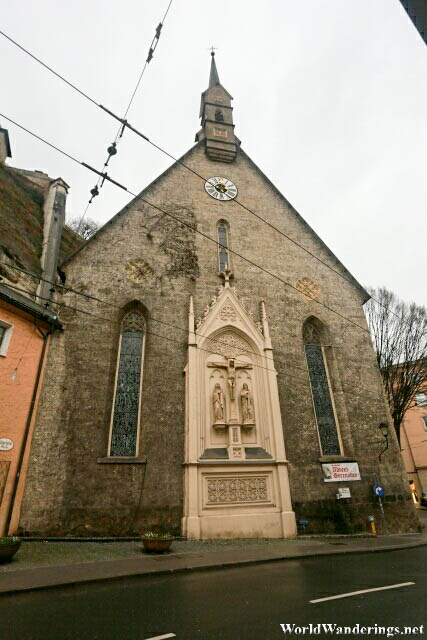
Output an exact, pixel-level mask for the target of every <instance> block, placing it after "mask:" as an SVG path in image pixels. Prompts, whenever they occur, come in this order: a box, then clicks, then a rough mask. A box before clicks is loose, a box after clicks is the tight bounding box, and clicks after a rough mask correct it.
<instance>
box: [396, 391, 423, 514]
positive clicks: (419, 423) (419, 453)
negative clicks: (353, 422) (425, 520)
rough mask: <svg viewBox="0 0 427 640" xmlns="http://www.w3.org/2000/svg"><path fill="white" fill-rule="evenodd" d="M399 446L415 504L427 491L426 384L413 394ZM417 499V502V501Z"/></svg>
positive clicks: (401, 428) (402, 427) (401, 430)
mask: <svg viewBox="0 0 427 640" xmlns="http://www.w3.org/2000/svg"><path fill="white" fill-rule="evenodd" d="M400 432H401V436H400V446H401V449H402V456H403V461H404V463H405V468H406V471H407V472H408V478H409V482H410V483H411V489H412V496H413V500H414V502H415V503H416V504H419V499H420V497H421V496H422V495H423V493H427V385H426V388H425V390H424V391H421V392H420V393H417V394H416V395H415V400H414V403H413V405H412V406H411V407H410V408H409V409H408V411H407V412H406V413H405V417H404V419H403V423H402V425H401V427H400ZM417 501H418V502H417Z"/></svg>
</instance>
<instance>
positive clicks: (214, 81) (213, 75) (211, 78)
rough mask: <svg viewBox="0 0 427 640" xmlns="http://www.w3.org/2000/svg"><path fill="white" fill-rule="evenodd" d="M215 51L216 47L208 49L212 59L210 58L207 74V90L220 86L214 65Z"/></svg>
mask: <svg viewBox="0 0 427 640" xmlns="http://www.w3.org/2000/svg"><path fill="white" fill-rule="evenodd" d="M215 49H216V47H214V46H213V45H212V46H211V48H210V52H211V56H212V58H211V72H210V74H209V88H211V87H215V85H217V84H221V83H220V81H219V75H218V71H217V68H216V64H215Z"/></svg>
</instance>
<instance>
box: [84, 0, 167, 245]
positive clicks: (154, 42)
mask: <svg viewBox="0 0 427 640" xmlns="http://www.w3.org/2000/svg"><path fill="white" fill-rule="evenodd" d="M172 2H173V0H170V2H169V4H168V7H167V9H166V11H165V14H164V16H163V18H162V19H161V21H160V22H159V24H158V25H157V27H156V32H155V35H154V37H153V40H152V41H151V44H150V48H149V50H148V55H147V59H146V61H145V64H144V66H143V68H142V71H141V73H140V74H139V77H138V81H137V83H136V85H135V88H134V90H133V92H132V95H131V98H130V100H129V103H128V105H127V107H126V110H125V113H124V115H123V119H125V118H126V116H127V114H128V113H129V110H130V108H131V106H132V103H133V101H134V99H135V96H136V92H137V91H138V88H139V85H140V84H141V80H142V77H143V75H144V73H145V70H146V68H147V66H148V64H149V63H150V61H151V60H152V58H153V55H154V51H155V50H156V48H157V45H158V43H159V39H160V34H161V31H162V28H163V25H164V22H165V19H166V16H167V15H168V13H169V9H170V7H171V4H172ZM124 131H125V125H124V124H121V125H120V127H119V129H118V131H117V133H116V136H115V138H114V141H113V142H112V143H111V145H110V146H109V147H108V149H107V153H108V156H107V158H106V160H105V162H104V166H103V171H105V170H106V168H107V166H108V164H109V162H110V160H111V158H112V157H113V156H115V155H116V154H117V145H118V143H119V141H120V140H121V138H122V137H123V133H124ZM103 184H104V180H103V179H102V178H101V177H99V178H98V181H97V183H96V185H95V186H94V187H93V188H92V189H91V192H90V193H91V198H90V199H89V202H88V203H87V205H86V208H85V210H84V212H83V215H82V216H81V218H80V221H79V226H78V229H77V233H78V232H79V231H80V228H81V225H82V223H83V219H84V217H85V216H86V213H87V210H88V209H89V207H90V205H91V204H92V201H93V199H94V198H95V197H96V196H97V195H99V189H100V188H101V187H102V186H103Z"/></svg>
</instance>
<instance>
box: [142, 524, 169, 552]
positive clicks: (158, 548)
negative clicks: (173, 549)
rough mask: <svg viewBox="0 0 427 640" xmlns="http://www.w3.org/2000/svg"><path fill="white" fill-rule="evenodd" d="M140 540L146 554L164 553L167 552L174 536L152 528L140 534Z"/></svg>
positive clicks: (157, 528)
mask: <svg viewBox="0 0 427 640" xmlns="http://www.w3.org/2000/svg"><path fill="white" fill-rule="evenodd" d="M141 540H142V544H143V545H144V551H145V552H146V553H164V552H165V551H169V548H170V546H171V544H172V542H173V541H174V540H175V536H173V535H172V534H171V533H170V532H169V531H166V530H164V529H162V528H161V527H152V528H151V529H146V530H145V531H144V532H143V533H142V536H141Z"/></svg>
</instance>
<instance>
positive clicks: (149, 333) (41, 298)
mask: <svg viewBox="0 0 427 640" xmlns="http://www.w3.org/2000/svg"><path fill="white" fill-rule="evenodd" d="M7 286H8V287H10V288H11V289H14V290H15V291H19V292H21V293H29V294H32V295H34V294H33V292H32V291H28V290H27V289H22V288H21V287H17V286H16V285H11V284H8V285H7ZM37 297H38V298H39V299H40V300H47V301H49V302H52V300H51V299H50V298H47V297H46V296H37ZM55 304H56V305H58V306H59V307H61V308H64V309H69V310H70V311H75V312H76V313H82V314H84V315H87V316H91V317H93V318H97V319H98V320H102V321H103V322H107V323H110V324H114V325H119V324H120V322H119V321H117V320H112V319H111V318H105V317H103V316H99V315H98V314H96V313H93V312H92V311H87V309H81V308H79V307H74V306H73V305H69V304H65V303H62V302H56V303H55ZM150 319H151V320H152V318H150ZM165 324H167V323H165ZM146 334H147V335H152V336H156V337H157V338H162V339H163V340H167V341H169V342H175V343H177V344H180V345H182V346H184V347H188V343H187V342H184V341H182V340H177V339H176V338H172V337H170V336H164V335H162V334H159V333H156V332H154V331H151V330H150V331H148V330H147V331H146ZM210 342H217V343H221V344H225V345H226V346H229V344H228V343H226V342H223V341H220V340H218V339H215V338H212V339H210ZM197 348H198V349H199V350H200V351H206V352H207V353H211V354H213V355H218V356H220V355H222V354H221V353H219V352H217V351H212V350H211V349H206V348H204V347H200V346H198V347H197ZM245 352H246V353H254V354H255V355H258V356H259V354H256V353H255V352H252V351H249V350H246V349H245ZM164 353H165V352H164ZM165 355H168V356H170V353H168V354H166V353H165ZM242 355H244V354H243V353H242ZM270 360H271V358H270ZM234 361H235V363H236V364H248V363H247V362H246V361H244V360H239V359H238V358H234ZM251 364H252V366H253V367H256V368H259V369H265V370H266V371H270V372H272V373H276V370H275V369H269V368H268V367H264V366H263V365H261V364H258V363H254V362H252V363H251ZM286 375H288V376H289V377H291V378H292V379H295V380H299V381H300V382H304V383H307V382H308V379H302V378H298V377H296V376H293V375H290V374H286Z"/></svg>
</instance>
